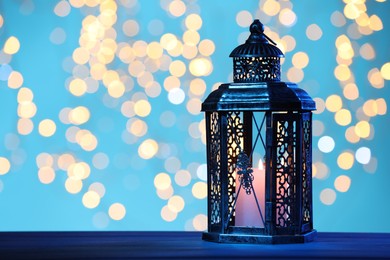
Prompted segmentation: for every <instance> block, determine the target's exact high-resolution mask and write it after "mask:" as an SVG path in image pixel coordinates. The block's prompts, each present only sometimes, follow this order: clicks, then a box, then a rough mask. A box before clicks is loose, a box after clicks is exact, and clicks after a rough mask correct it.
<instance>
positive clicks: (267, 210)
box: [202, 20, 316, 244]
mask: <svg viewBox="0 0 390 260" xmlns="http://www.w3.org/2000/svg"><path fill="white" fill-rule="evenodd" d="M250 32H251V34H250V36H249V38H248V40H247V41H246V42H245V44H242V45H240V46H238V47H237V48H235V49H234V50H233V51H232V53H231V54H230V57H232V58H233V70H234V71H233V79H234V82H233V83H227V84H222V85H220V86H219V88H218V89H217V90H215V91H213V92H212V93H211V94H210V95H209V96H208V97H207V98H206V100H205V101H204V102H203V103H202V111H204V112H205V117H206V133H207V136H206V138H207V139H206V146H207V181H208V203H207V204H208V230H207V232H204V233H203V235H202V238H203V239H204V240H208V241H214V242H221V243H272V244H273V243H303V242H308V241H311V240H313V239H314V237H315V235H316V231H315V230H314V229H313V206H312V141H311V139H312V112H311V111H313V110H315V102H314V101H313V100H312V99H311V98H310V96H309V95H308V94H307V93H306V92H305V91H304V90H302V89H300V88H298V86H297V85H296V84H294V83H289V82H282V81H280V58H282V57H284V55H283V53H282V52H281V51H280V50H279V49H278V48H277V47H276V46H275V45H276V44H275V43H274V42H273V41H272V40H271V39H270V38H268V37H267V36H266V35H265V34H264V26H263V24H262V23H261V22H260V21H259V20H255V21H254V22H253V23H252V25H251V26H250Z"/></svg>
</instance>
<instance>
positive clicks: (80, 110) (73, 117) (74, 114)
mask: <svg viewBox="0 0 390 260" xmlns="http://www.w3.org/2000/svg"><path fill="white" fill-rule="evenodd" d="M68 117H69V118H68V119H69V121H70V122H71V123H72V124H75V125H81V124H84V123H86V122H88V120H89V117H90V112H89V110H88V108H86V107H84V106H78V107H75V108H74V109H72V110H71V111H70V112H69V115H68Z"/></svg>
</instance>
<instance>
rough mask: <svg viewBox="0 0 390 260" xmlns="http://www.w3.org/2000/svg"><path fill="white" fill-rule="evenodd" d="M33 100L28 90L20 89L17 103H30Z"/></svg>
mask: <svg viewBox="0 0 390 260" xmlns="http://www.w3.org/2000/svg"><path fill="white" fill-rule="evenodd" d="M33 98H34V93H33V92H32V91H31V89H29V88H20V89H19V91H18V97H17V99H18V103H31V102H32V101H33Z"/></svg>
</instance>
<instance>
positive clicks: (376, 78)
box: [367, 65, 390, 88]
mask: <svg viewBox="0 0 390 260" xmlns="http://www.w3.org/2000/svg"><path fill="white" fill-rule="evenodd" d="M389 66H390V65H389ZM382 68H383V67H382ZM388 70H389V69H388V68H387V66H386V67H385V68H384V70H383V73H382V72H381V71H380V70H379V69H378V68H373V69H371V70H370V71H369V72H368V75H367V78H368V81H369V82H370V83H371V85H372V86H373V87H374V88H383V87H384V86H385V82H384V79H385V77H389V75H388V73H389V72H388Z"/></svg>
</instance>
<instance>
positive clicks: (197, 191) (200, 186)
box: [192, 181, 207, 199]
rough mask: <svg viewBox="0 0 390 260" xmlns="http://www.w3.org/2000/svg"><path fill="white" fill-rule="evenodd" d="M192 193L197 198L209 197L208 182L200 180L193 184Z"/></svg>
mask: <svg viewBox="0 0 390 260" xmlns="http://www.w3.org/2000/svg"><path fill="white" fill-rule="evenodd" d="M192 195H193V196H194V197H195V198H197V199H204V198H206V197H207V184H206V183H205V182H202V181H199V182H196V183H195V184H194V185H193V186H192Z"/></svg>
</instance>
